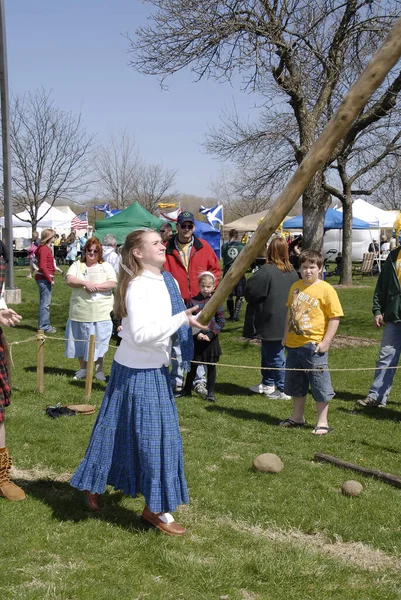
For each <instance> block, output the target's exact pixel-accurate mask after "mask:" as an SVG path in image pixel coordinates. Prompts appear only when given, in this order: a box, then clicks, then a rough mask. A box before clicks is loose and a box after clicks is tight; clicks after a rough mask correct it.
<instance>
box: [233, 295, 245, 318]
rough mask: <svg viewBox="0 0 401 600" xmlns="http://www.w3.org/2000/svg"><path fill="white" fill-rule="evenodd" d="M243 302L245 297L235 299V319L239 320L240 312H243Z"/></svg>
mask: <svg viewBox="0 0 401 600" xmlns="http://www.w3.org/2000/svg"><path fill="white" fill-rule="evenodd" d="M243 302H244V299H243V298H237V299H236V301H235V311H234V321H239V313H240V312H241V306H242V304H243Z"/></svg>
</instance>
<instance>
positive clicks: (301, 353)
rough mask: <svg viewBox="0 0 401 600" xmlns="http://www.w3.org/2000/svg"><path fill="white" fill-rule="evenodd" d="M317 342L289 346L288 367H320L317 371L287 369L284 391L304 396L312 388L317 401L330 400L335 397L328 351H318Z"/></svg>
mask: <svg viewBox="0 0 401 600" xmlns="http://www.w3.org/2000/svg"><path fill="white" fill-rule="evenodd" d="M316 345H317V344H316V343H315V342H309V343H308V344H305V346H300V347H299V348H287V363H286V368H287V369H318V370H317V371H304V372H302V371H286V372H285V382H284V393H285V394H288V395H289V396H296V397H297V398H302V397H304V396H306V394H307V393H308V390H309V385H310V388H311V394H312V397H313V399H314V400H315V402H328V401H329V400H331V399H332V398H333V397H334V395H335V394H334V390H333V386H332V385H331V377H330V372H329V371H323V370H320V369H327V368H328V362H327V357H328V353H327V352H317V353H315V349H316Z"/></svg>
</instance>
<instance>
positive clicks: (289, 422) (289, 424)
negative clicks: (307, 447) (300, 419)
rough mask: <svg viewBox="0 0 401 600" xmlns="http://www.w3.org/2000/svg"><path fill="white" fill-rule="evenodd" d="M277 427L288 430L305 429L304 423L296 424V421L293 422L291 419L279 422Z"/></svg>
mask: <svg viewBox="0 0 401 600" xmlns="http://www.w3.org/2000/svg"><path fill="white" fill-rule="evenodd" d="M278 425H279V427H287V428H288V429H291V428H295V427H305V423H297V422H296V421H293V420H292V419H286V420H285V421H280V423H279V424H278Z"/></svg>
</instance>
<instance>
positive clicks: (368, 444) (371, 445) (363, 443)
mask: <svg viewBox="0 0 401 600" xmlns="http://www.w3.org/2000/svg"><path fill="white" fill-rule="evenodd" d="M350 443H351V444H358V445H359V446H366V447H367V448H376V449H377V450H380V451H381V450H384V452H389V453H390V454H401V451H400V450H396V449H395V448H389V447H388V446H382V445H381V444H374V443H372V442H366V441H364V440H350Z"/></svg>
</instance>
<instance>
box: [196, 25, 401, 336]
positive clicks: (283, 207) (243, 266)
mask: <svg viewBox="0 0 401 600" xmlns="http://www.w3.org/2000/svg"><path fill="white" fill-rule="evenodd" d="M400 56H401V19H398V21H397V22H396V23H395V25H394V27H393V28H392V30H391V31H390V33H389V35H388V36H387V38H386V39H385V41H384V42H383V44H382V46H381V47H380V48H379V50H378V51H377V52H376V54H375V55H374V56H373V58H372V59H371V61H370V62H369V64H368V65H367V67H366V68H365V69H364V71H363V73H362V74H361V76H360V77H359V79H358V81H357V82H356V83H355V84H354V85H353V86H352V88H351V89H350V91H349V92H348V94H347V95H346V96H345V98H344V100H343V101H342V103H341V105H340V106H339V108H338V110H337V112H336V113H335V114H334V116H333V117H332V119H331V120H330V121H329V123H328V124H327V125H326V127H325V128H324V129H323V131H322V133H321V134H320V136H319V137H318V139H317V140H316V142H315V143H314V144H313V146H312V147H311V149H310V150H309V152H308V154H307V155H306V156H305V158H304V159H303V161H302V162H301V164H300V165H299V167H298V169H297V170H296V171H295V173H294V175H293V176H292V177H291V179H290V180H289V182H288V183H287V185H286V186H285V188H284V189H283V191H282V192H281V194H280V196H279V197H278V198H277V200H276V202H275V203H274V204H273V206H272V207H271V209H270V210H269V212H268V213H267V215H266V217H265V218H264V219H263V221H262V223H261V224H260V225H259V227H258V228H257V230H256V232H255V233H254V235H253V236H252V237H251V240H250V242H249V243H247V245H246V247H245V248H244V250H243V251H242V252H241V254H240V255H239V256H238V258H237V259H236V260H235V262H234V263H233V265H232V267H231V268H230V269H229V271H228V273H227V274H226V276H225V277H224V279H223V280H222V282H221V283H220V285H219V286H218V288H217V290H216V292H215V294H214V295H213V297H212V298H211V300H210V301H209V302H208V303H207V304H206V306H205V308H204V309H203V311H202V314H201V315H200V317H199V322H200V323H202V324H203V325H206V324H207V323H209V321H210V319H211V318H212V316H213V315H214V314H215V313H216V311H217V310H218V308H219V306H221V305H222V304H224V302H225V300H226V299H227V296H228V294H229V293H230V292H231V290H232V288H233V287H234V286H235V285H236V284H237V283H238V281H239V280H240V278H241V277H242V275H243V274H244V273H245V272H246V271H247V270H248V268H249V267H250V265H251V264H252V262H253V261H254V260H255V258H256V257H257V256H258V255H259V253H261V252H262V250H263V249H264V247H265V244H266V242H267V240H269V238H270V237H271V235H272V234H273V233H274V232H275V231H276V229H277V227H278V226H279V225H280V223H281V222H282V221H283V219H284V217H286V216H287V214H288V213H289V211H290V210H291V208H292V207H293V206H294V205H295V203H296V202H297V200H298V198H300V197H301V196H302V194H303V192H304V190H305V188H306V187H307V185H308V183H309V182H310V180H311V179H312V177H313V176H314V175H315V173H316V172H317V171H318V170H319V169H321V168H322V167H323V166H324V165H325V163H326V162H327V160H328V158H329V157H330V155H331V154H332V152H333V151H334V149H335V147H336V146H337V144H338V143H339V142H340V141H341V140H342V138H343V137H344V136H345V134H346V133H347V132H348V131H349V129H350V128H351V125H352V123H353V121H354V120H355V119H356V117H357V116H358V114H359V113H360V111H361V110H362V109H363V107H364V106H365V104H366V103H367V102H368V100H369V98H370V97H371V96H372V94H373V92H374V91H375V90H376V89H377V88H378V87H379V86H380V84H381V83H382V81H383V80H384V78H385V77H386V75H387V74H388V73H389V71H390V70H391V69H392V68H393V67H394V65H396V64H397V62H398V60H399V58H400Z"/></svg>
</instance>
